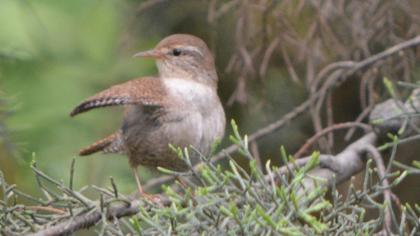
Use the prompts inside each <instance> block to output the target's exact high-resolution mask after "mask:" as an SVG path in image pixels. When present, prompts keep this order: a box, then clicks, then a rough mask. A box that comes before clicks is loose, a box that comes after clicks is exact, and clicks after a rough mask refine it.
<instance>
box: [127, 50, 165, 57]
mask: <svg viewBox="0 0 420 236" xmlns="http://www.w3.org/2000/svg"><path fill="white" fill-rule="evenodd" d="M162 56H163V55H162V53H161V52H159V51H156V50H155V49H151V50H148V51H144V52H138V53H136V54H134V55H133V57H145V58H157V59H159V58H161V57H162Z"/></svg>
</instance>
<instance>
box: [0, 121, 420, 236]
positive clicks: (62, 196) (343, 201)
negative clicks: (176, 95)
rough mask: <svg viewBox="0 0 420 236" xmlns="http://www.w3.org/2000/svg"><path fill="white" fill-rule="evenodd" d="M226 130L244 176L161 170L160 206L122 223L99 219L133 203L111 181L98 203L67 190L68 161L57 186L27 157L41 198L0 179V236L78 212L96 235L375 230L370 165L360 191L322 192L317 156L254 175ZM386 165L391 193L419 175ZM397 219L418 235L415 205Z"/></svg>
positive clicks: (414, 169)
mask: <svg viewBox="0 0 420 236" xmlns="http://www.w3.org/2000/svg"><path fill="white" fill-rule="evenodd" d="M232 126H233V135H232V136H231V137H232V138H231V139H232V141H234V142H235V143H236V144H238V145H240V148H241V150H242V154H243V155H244V157H245V158H247V159H248V160H249V166H248V167H249V171H246V170H245V169H244V168H243V167H242V166H240V165H239V164H238V163H237V162H236V161H235V160H234V159H230V160H229V166H228V167H227V168H222V167H221V166H220V165H218V164H214V163H212V162H211V161H210V160H209V159H208V158H207V157H204V156H201V159H202V164H201V165H200V168H199V169H198V170H197V169H193V168H192V166H191V172H190V173H191V174H192V175H189V176H187V175H185V173H182V174H181V173H177V172H168V170H163V171H164V172H165V173H170V174H173V175H176V176H177V181H176V183H175V184H174V185H172V186H164V187H163V189H164V194H163V195H162V196H165V198H167V199H166V200H165V202H167V204H166V205H165V206H162V205H161V203H156V202H149V201H148V200H145V201H141V203H140V204H139V205H138V207H139V208H138V210H137V211H138V212H137V214H136V215H135V216H132V217H131V218H130V219H129V220H127V219H124V218H122V219H120V220H118V221H115V220H113V221H108V220H106V219H107V216H106V215H107V212H109V211H111V209H112V207H115V206H117V207H118V206H119V207H121V206H122V208H124V205H125V206H127V207H129V206H130V205H131V204H134V203H133V202H130V201H129V200H128V199H129V198H128V197H127V196H124V195H123V194H121V192H120V191H119V190H118V186H117V183H116V182H115V180H114V179H113V178H112V177H111V178H110V187H107V188H101V187H97V186H94V189H95V190H96V191H97V192H98V193H99V200H92V199H90V198H89V197H87V196H86V195H85V191H86V189H87V187H83V188H81V189H79V190H75V188H74V186H73V184H72V179H73V176H74V174H75V173H77V172H76V171H75V169H74V168H75V163H74V161H73V162H72V163H71V166H70V171H69V172H70V182H69V184H65V183H64V182H62V181H57V180H55V179H54V178H52V177H50V176H48V175H46V174H45V173H44V172H43V171H41V170H39V169H38V167H37V164H36V161H35V159H33V162H32V164H31V169H32V170H33V172H34V173H35V176H36V180H37V183H38V187H39V188H40V190H41V191H42V192H43V194H44V198H41V199H39V198H34V197H32V196H30V195H28V194H25V193H23V192H21V191H19V190H17V189H16V186H15V185H9V184H7V183H6V182H5V179H4V176H3V175H2V173H0V185H1V189H2V190H1V192H2V196H3V198H2V200H0V207H2V210H1V211H0V228H1V229H2V230H3V231H2V232H3V233H7V232H15V233H28V232H31V231H38V230H40V229H41V228H45V227H47V226H51V225H54V224H57V223H59V222H61V221H63V220H70V222H71V221H72V218H73V217H77V216H79V215H81V214H86V215H87V216H89V215H90V216H91V215H95V214H98V217H99V218H98V219H102V220H99V222H100V224H99V228H97V230H98V233H100V234H107V233H114V234H125V233H127V232H131V233H132V234H138V235H173V234H177V235H188V234H196V233H197V232H198V233H199V234H202V235H216V234H221V235H273V234H279V235H342V234H352V235H371V234H372V233H374V232H377V231H379V230H380V229H381V228H382V225H383V221H384V211H385V209H386V205H387V204H389V203H387V202H383V203H382V202H380V201H378V200H377V197H378V196H379V195H381V194H382V191H383V189H382V187H381V185H380V183H377V182H375V181H372V179H373V178H374V177H375V172H376V171H375V169H372V168H371V164H372V161H368V162H367V167H366V171H365V177H364V182H363V186H362V188H361V189H357V188H355V187H354V186H353V185H351V186H350V187H349V190H348V193H347V194H346V196H345V197H344V196H343V195H341V194H339V193H338V191H337V190H336V189H335V185H332V188H331V190H330V191H328V185H325V181H324V180H323V179H319V178H314V177H312V176H311V174H310V173H311V171H312V170H314V169H315V168H317V167H318V164H319V153H314V154H312V157H311V159H310V161H308V162H307V163H306V165H304V166H303V167H302V168H291V169H289V171H287V173H283V174H277V173H279V169H278V168H276V167H273V166H271V164H270V162H267V163H266V165H265V169H264V170H262V169H260V168H259V167H258V166H257V162H256V160H255V159H254V158H253V157H252V155H250V153H249V150H248V145H247V143H246V136H245V137H244V138H242V136H241V135H240V134H239V132H238V129H237V126H236V124H235V123H234V121H232ZM174 151H176V152H177V153H178V154H179V156H180V158H183V159H184V160H185V161H187V162H188V156H189V152H191V151H194V150H191V149H179V148H174ZM281 155H282V156H283V158H286V157H287V158H288V161H287V162H288V163H293V159H292V158H291V157H290V156H289V157H288V155H287V153H286V151H285V149H284V148H281ZM394 165H396V166H397V167H399V168H402V169H404V170H406V171H403V172H402V174H400V173H399V172H394V173H392V174H390V177H395V179H394V181H393V182H392V183H391V184H390V186H391V187H392V186H396V185H398V184H399V183H400V182H401V180H402V179H403V178H405V177H406V176H407V175H408V174H420V168H419V166H420V164H419V163H417V162H415V163H413V166H411V167H409V166H404V165H403V164H401V163H397V162H395V163H394ZM303 180H310V181H313V183H314V184H315V185H314V186H315V187H314V188H313V189H303V188H302V181H303ZM162 196H161V197H162ZM19 199H25V200H26V201H29V202H31V203H30V204H27V205H23V204H20V203H18V202H19ZM361 203H363V204H361ZM33 204H37V205H38V206H45V207H49V211H46V212H39V209H38V211H37V210H36V209H34V208H33V207H32V208H31V205H33ZM365 207H369V208H372V209H374V210H375V211H376V212H377V216H375V217H370V218H369V217H367V216H366V210H365ZM57 211H59V212H61V213H60V214H58V213H57ZM402 214H403V215H404V217H403V218H401V220H400V222H398V223H397V222H396V221H397V219H396V218H395V219H394V220H395V221H394V222H395V225H397V226H398V227H400V232H406V231H404V230H407V229H406V227H407V226H410V227H412V228H411V232H416V230H418V229H419V225H418V222H417V219H418V217H419V216H420V207H419V206H417V205H415V206H414V207H412V206H411V205H408V204H406V205H405V206H404V208H403V213H402ZM79 220H80V219H79ZM66 224H67V223H66ZM124 232H125V233H124Z"/></svg>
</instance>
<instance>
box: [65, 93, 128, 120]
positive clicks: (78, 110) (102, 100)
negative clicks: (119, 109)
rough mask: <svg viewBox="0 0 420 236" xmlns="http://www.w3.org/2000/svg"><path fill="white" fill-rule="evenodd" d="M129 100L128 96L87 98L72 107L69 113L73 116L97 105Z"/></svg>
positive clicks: (123, 102)
mask: <svg viewBox="0 0 420 236" xmlns="http://www.w3.org/2000/svg"><path fill="white" fill-rule="evenodd" d="M129 102H130V100H129V99H128V98H122V97H107V98H98V99H92V100H88V101H86V102H83V103H82V104H80V105H79V106H77V107H76V108H74V109H73V111H72V112H71V113H70V116H75V115H77V114H80V113H83V112H86V111H89V110H91V109H94V108H98V107H107V106H116V105H123V104H128V103H129Z"/></svg>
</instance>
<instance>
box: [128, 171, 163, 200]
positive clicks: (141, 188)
mask: <svg viewBox="0 0 420 236" xmlns="http://www.w3.org/2000/svg"><path fill="white" fill-rule="evenodd" d="M133 174H134V178H135V179H136V184H137V191H138V192H139V196H140V197H144V198H146V199H148V200H150V201H151V202H159V201H160V198H159V196H153V195H152V194H148V193H146V192H144V190H143V187H142V186H141V183H140V177H139V174H138V173H137V168H136V167H133Z"/></svg>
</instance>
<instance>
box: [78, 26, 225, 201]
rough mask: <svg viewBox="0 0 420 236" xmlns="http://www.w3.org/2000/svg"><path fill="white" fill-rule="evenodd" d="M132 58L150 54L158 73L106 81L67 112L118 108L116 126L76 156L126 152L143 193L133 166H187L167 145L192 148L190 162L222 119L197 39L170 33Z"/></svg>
mask: <svg viewBox="0 0 420 236" xmlns="http://www.w3.org/2000/svg"><path fill="white" fill-rule="evenodd" d="M133 57H141V58H152V59H155V61H156V66H157V69H158V75H156V76H145V77H140V78H137V79H133V80H129V81H127V82H124V83H121V84H117V85H114V86H111V87H110V88H108V89H105V90H103V91H101V92H99V93H97V94H96V95H94V96H92V97H89V98H87V99H86V100H85V101H83V102H82V103H81V104H80V105H78V106H76V107H75V108H74V109H73V110H72V111H71V113H70V116H72V117H73V116H75V115H78V114H80V113H83V112H86V111H89V110H92V109H95V108H101V107H108V106H123V107H124V116H123V121H122V125H121V127H120V128H119V129H118V130H117V131H116V132H115V133H113V134H111V135H109V136H108V137H106V138H103V139H101V140H99V141H97V142H95V143H93V144H91V145H89V146H87V147H85V148H82V149H81V150H80V152H79V155H81V156H86V155H90V154H93V153H96V152H100V151H102V152H103V153H120V154H123V155H126V156H127V157H128V161H129V165H130V167H131V169H132V171H133V174H134V178H135V181H136V185H137V190H138V193H139V194H140V196H145V197H148V194H147V193H145V191H144V190H143V188H142V184H141V181H140V177H139V175H138V170H137V169H138V167H139V166H140V165H142V166H146V167H152V168H156V167H163V168H166V169H169V170H173V171H181V172H183V171H188V168H189V166H188V164H187V163H185V161H184V160H182V159H181V158H179V157H178V156H177V154H176V153H175V151H174V150H173V149H172V148H171V147H170V146H171V145H172V146H175V147H180V148H186V147H187V148H188V147H194V149H196V150H197V151H198V153H196V152H194V153H192V154H190V155H191V156H190V159H191V162H192V163H193V164H196V163H198V162H199V160H200V158H199V155H209V154H210V151H211V146H212V145H213V143H214V142H215V141H216V140H221V139H222V138H223V136H224V131H225V125H226V118H225V112H224V109H223V106H222V104H221V101H220V98H219V96H218V94H217V84H218V76H217V72H216V67H215V62H214V58H213V55H212V53H211V51H210V49H209V48H208V46H207V45H206V43H205V42H204V41H203V40H202V39H200V38H198V37H196V36H193V35H189V34H173V35H170V36H167V37H165V38H164V39H162V40H161V41H160V42H159V43H158V44H157V45H156V46H155V47H154V48H153V49H150V50H147V51H143V52H139V53H136V54H134V56H133Z"/></svg>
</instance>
